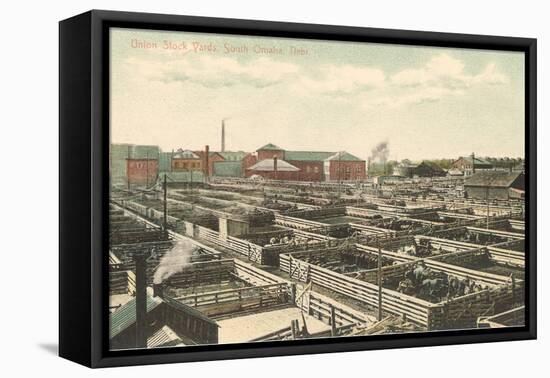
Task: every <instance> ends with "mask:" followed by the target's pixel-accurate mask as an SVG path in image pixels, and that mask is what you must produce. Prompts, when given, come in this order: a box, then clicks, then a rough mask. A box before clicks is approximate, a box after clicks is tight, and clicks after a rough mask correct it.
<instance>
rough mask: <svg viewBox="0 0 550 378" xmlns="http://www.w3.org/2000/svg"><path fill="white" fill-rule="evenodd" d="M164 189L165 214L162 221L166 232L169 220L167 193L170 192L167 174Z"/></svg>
mask: <svg viewBox="0 0 550 378" xmlns="http://www.w3.org/2000/svg"><path fill="white" fill-rule="evenodd" d="M162 189H163V190H164V204H163V205H164V214H163V220H162V228H163V229H164V231H167V230H168V219H167V214H166V212H167V207H168V206H167V204H168V201H167V200H166V192H167V191H168V185H166V173H165V174H164V183H163V185H162Z"/></svg>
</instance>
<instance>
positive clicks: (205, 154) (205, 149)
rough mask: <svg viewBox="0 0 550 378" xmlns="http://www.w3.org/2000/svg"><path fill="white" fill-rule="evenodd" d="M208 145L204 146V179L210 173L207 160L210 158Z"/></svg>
mask: <svg viewBox="0 0 550 378" xmlns="http://www.w3.org/2000/svg"><path fill="white" fill-rule="evenodd" d="M209 154H210V146H209V145H206V146H204V179H205V180H206V179H207V178H208V176H209V174H210V167H209V160H210V156H209Z"/></svg>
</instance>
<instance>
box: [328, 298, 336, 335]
mask: <svg viewBox="0 0 550 378" xmlns="http://www.w3.org/2000/svg"><path fill="white" fill-rule="evenodd" d="M329 306H330V335H331V336H333V337H334V336H336V333H337V330H336V311H335V310H334V306H333V305H332V304H329Z"/></svg>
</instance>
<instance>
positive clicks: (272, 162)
mask: <svg viewBox="0 0 550 378" xmlns="http://www.w3.org/2000/svg"><path fill="white" fill-rule="evenodd" d="M256 156H257V160H258V162H257V163H256V164H254V165H251V166H249V167H247V168H246V172H245V176H246V177H250V176H253V175H259V176H262V177H264V178H269V179H277V180H297V181H356V180H364V179H366V177H367V174H366V162H365V160H362V159H360V158H358V157H356V156H354V155H352V154H350V153H349V152H346V151H339V152H329V151H290V150H285V149H283V148H281V147H279V146H277V145H275V144H273V143H268V144H266V145H265V146H263V147H260V148H259V149H258V150H256Z"/></svg>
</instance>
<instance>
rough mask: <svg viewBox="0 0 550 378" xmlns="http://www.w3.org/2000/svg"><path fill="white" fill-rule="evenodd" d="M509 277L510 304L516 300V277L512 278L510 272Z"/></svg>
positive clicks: (512, 275)
mask: <svg viewBox="0 0 550 378" xmlns="http://www.w3.org/2000/svg"><path fill="white" fill-rule="evenodd" d="M510 279H511V280H512V306H513V305H514V303H515V302H516V293H515V291H516V279H515V278H514V274H513V273H512V274H510Z"/></svg>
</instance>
